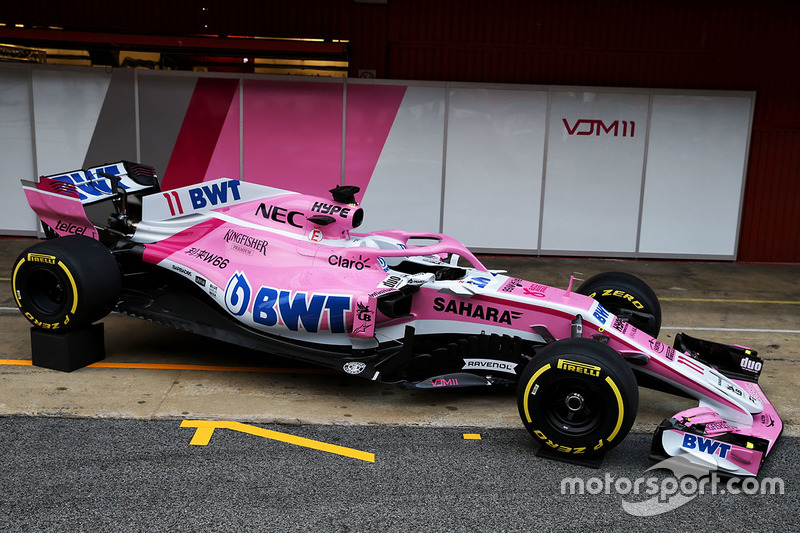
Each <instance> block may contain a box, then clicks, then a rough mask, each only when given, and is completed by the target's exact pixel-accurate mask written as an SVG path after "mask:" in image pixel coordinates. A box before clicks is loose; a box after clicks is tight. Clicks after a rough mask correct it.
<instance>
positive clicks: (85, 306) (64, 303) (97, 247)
mask: <svg viewBox="0 0 800 533" xmlns="http://www.w3.org/2000/svg"><path fill="white" fill-rule="evenodd" d="M11 284H12V289H13V292H14V298H15V299H16V303H17V307H19V310H20V311H21V312H22V314H23V315H24V316H25V318H27V319H28V320H29V321H30V322H31V323H32V324H33V325H34V326H36V327H39V328H42V329H49V330H59V331H64V330H74V329H78V328H80V327H83V326H86V325H88V324H91V323H92V322H95V321H96V320H99V319H101V318H103V317H104V316H106V315H107V314H108V313H109V312H110V311H111V309H112V308H113V307H114V305H115V304H116V302H117V299H118V297H119V294H120V290H121V287H122V275H121V273H120V270H119V266H118V265H117V261H116V260H115V259H114V257H113V256H112V254H111V252H110V251H109V250H108V248H106V247H105V246H103V245H102V244H101V243H100V242H98V241H96V240H94V239H91V238H89V237H84V236H82V235H70V236H68V237H60V238H57V239H53V240H49V241H45V242H40V243H37V244H34V245H33V246H31V247H30V248H28V249H27V250H25V251H24V252H23V253H22V254H21V255H20V256H19V257H18V258H17V260H16V262H15V263H14V267H13V270H12V275H11Z"/></svg>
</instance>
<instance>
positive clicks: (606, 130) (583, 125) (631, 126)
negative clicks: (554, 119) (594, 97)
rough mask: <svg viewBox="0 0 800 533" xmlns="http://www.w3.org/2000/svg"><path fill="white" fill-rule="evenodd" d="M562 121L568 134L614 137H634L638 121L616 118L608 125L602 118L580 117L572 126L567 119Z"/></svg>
mask: <svg viewBox="0 0 800 533" xmlns="http://www.w3.org/2000/svg"><path fill="white" fill-rule="evenodd" d="M561 122H563V123H564V127H565V128H566V129H567V135H596V136H599V135H600V134H603V135H613V136H614V137H633V136H634V135H635V133H636V122H634V121H632V120H615V121H614V122H612V123H611V124H608V125H606V123H605V122H603V121H602V120H595V119H588V118H580V119H578V120H576V121H575V123H574V124H573V125H572V126H570V124H569V122H568V121H567V119H565V118H562V119H561Z"/></svg>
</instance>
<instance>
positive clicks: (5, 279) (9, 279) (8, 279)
mask: <svg viewBox="0 0 800 533" xmlns="http://www.w3.org/2000/svg"><path fill="white" fill-rule="evenodd" d="M0 281H11V278H0Z"/></svg>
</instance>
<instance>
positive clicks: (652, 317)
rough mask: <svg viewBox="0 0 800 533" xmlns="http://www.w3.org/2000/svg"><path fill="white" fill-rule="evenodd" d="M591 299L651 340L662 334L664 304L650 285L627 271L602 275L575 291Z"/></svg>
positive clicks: (586, 282) (592, 278)
mask: <svg viewBox="0 0 800 533" xmlns="http://www.w3.org/2000/svg"><path fill="white" fill-rule="evenodd" d="M575 292H577V293H578V294H584V295H586V296H591V297H592V298H594V299H595V300H597V301H598V302H600V304H601V305H602V306H603V307H605V308H606V309H607V310H609V311H610V312H612V313H614V314H615V315H617V316H626V315H629V318H628V323H630V324H631V325H632V326H634V327H636V328H638V329H640V330H641V331H644V332H645V333H647V334H648V335H650V336H651V337H658V334H659V332H660V331H661V304H660V303H658V297H657V296H656V293H655V292H653V289H651V288H650V286H649V285H647V283H645V282H644V281H642V280H641V279H639V278H637V277H636V276H634V275H632V274H627V273H625V272H603V273H602V274H597V275H596V276H592V277H591V278H589V279H587V280H586V281H585V282H583V283H582V284H581V286H580V287H578V290H577V291H575Z"/></svg>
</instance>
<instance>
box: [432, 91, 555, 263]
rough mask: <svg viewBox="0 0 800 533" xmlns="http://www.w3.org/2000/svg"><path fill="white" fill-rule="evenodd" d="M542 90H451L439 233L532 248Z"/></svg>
mask: <svg viewBox="0 0 800 533" xmlns="http://www.w3.org/2000/svg"><path fill="white" fill-rule="evenodd" d="M546 123H547V92H546V91H529V90H527V91H522V90H498V89H470V88H456V89H452V90H450V98H449V109H448V122H447V124H448V127H447V166H446V168H447V172H446V177H445V197H444V224H443V227H444V233H447V234H449V235H452V236H453V237H455V238H457V239H459V240H461V241H462V242H464V243H465V244H466V245H467V246H474V247H479V248H494V249H504V250H526V251H529V250H534V249H536V248H537V247H538V237H539V198H540V196H541V191H542V168H543V161H544V145H545V143H544V138H545V129H546Z"/></svg>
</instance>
